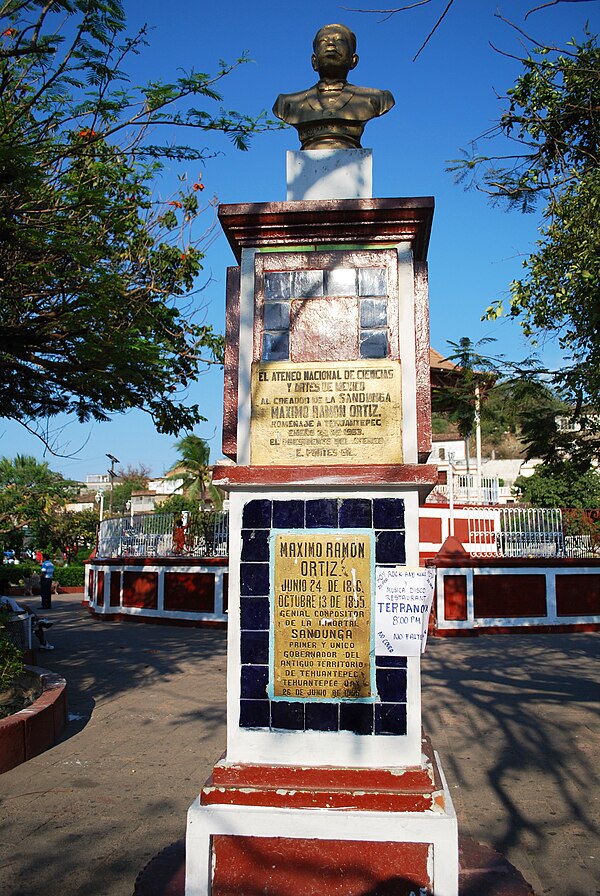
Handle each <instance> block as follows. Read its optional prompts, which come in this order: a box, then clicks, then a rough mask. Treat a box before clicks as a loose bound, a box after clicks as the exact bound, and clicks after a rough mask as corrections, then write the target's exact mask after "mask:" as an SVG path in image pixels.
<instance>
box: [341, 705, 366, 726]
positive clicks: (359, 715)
mask: <svg viewBox="0 0 600 896" xmlns="http://www.w3.org/2000/svg"><path fill="white" fill-rule="evenodd" d="M340 731H354V733H355V734H372V733H373V704H372V703H340Z"/></svg>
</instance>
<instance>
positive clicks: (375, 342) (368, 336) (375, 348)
mask: <svg viewBox="0 0 600 896" xmlns="http://www.w3.org/2000/svg"><path fill="white" fill-rule="evenodd" d="M387 355H388V334H387V330H361V331H360V356H361V358H387Z"/></svg>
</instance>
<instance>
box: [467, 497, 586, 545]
mask: <svg viewBox="0 0 600 896" xmlns="http://www.w3.org/2000/svg"><path fill="white" fill-rule="evenodd" d="M460 512H461V515H463V514H464V515H466V518H467V523H468V531H469V538H468V542H469V550H470V553H471V554H472V555H474V556H480V557H485V556H488V557H489V556H498V557H573V558H585V557H595V556H597V540H596V539H595V538H594V537H593V536H592V535H591V534H583V535H565V520H564V519H563V512H562V511H561V510H559V509H558V508H540V507H482V506H471V507H463V508H461V511H460Z"/></svg>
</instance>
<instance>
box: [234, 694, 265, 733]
mask: <svg viewBox="0 0 600 896" xmlns="http://www.w3.org/2000/svg"><path fill="white" fill-rule="evenodd" d="M268 727H269V701H268V700H240V728H268Z"/></svg>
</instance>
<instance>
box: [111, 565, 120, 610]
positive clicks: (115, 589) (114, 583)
mask: <svg viewBox="0 0 600 896" xmlns="http://www.w3.org/2000/svg"><path fill="white" fill-rule="evenodd" d="M110 606H111V607H120V606H121V573H120V572H119V571H118V570H114V569H113V570H111V573H110Z"/></svg>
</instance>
